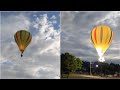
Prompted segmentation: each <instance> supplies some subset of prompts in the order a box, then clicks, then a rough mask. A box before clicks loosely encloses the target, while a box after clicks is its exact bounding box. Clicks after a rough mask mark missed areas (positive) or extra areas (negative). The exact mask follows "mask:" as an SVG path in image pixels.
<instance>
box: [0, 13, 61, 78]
mask: <svg viewBox="0 0 120 90" xmlns="http://www.w3.org/2000/svg"><path fill="white" fill-rule="evenodd" d="M5 13H6V12H5ZM25 13H26V12H24V14H22V13H21V14H14V13H13V14H10V15H9V13H8V16H3V15H2V24H1V26H2V41H1V42H2V46H1V47H2V48H1V50H2V56H1V57H0V59H1V60H0V64H1V65H2V67H1V68H2V69H1V78H56V77H57V75H59V74H60V60H59V59H60V55H59V54H60V50H59V48H60V32H57V31H56V30H55V29H54V27H53V25H52V24H49V21H48V18H49V17H48V16H47V14H43V15H39V16H40V17H37V15H36V16H35V15H34V16H35V17H36V19H35V21H30V17H27V16H26V14H25ZM31 13H32V12H31ZM35 17H34V18H35ZM31 27H34V28H35V30H34V29H31ZM21 29H25V30H29V31H30V32H31V33H34V32H36V31H37V32H36V33H35V34H34V35H33V37H32V41H31V43H30V45H29V46H28V47H27V48H26V50H25V52H24V54H23V57H22V58H21V57H20V51H19V49H18V46H17V44H16V43H15V41H14V34H15V32H16V31H18V30H21ZM50 37H51V38H50ZM52 37H54V38H52ZM46 38H49V39H46ZM4 60H5V61H4ZM3 61H4V63H3ZM8 61H10V63H13V64H10V65H9V67H8V66H7V65H8V64H6V63H7V62H8ZM46 64H49V66H47V65H46ZM41 68H42V69H41ZM46 69H48V70H49V71H46ZM36 70H37V71H36ZM33 72H34V74H33ZM39 72H40V73H39ZM35 73H36V74H35ZM44 76H45V77H44Z"/></svg>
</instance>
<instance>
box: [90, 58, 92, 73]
mask: <svg viewBox="0 0 120 90" xmlns="http://www.w3.org/2000/svg"><path fill="white" fill-rule="evenodd" d="M90 75H92V72H91V60H90Z"/></svg>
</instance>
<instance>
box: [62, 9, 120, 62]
mask: <svg viewBox="0 0 120 90" xmlns="http://www.w3.org/2000/svg"><path fill="white" fill-rule="evenodd" d="M61 23H62V24H61V53H65V52H69V53H71V54H73V55H75V56H77V57H80V58H81V59H82V60H85V61H90V60H91V61H98V54H97V52H96V49H95V48H94V46H93V44H92V42H91V40H90V33H91V31H92V29H93V28H94V27H95V26H97V25H108V26H110V27H111V29H112V31H113V32H114V38H113V41H112V44H111V45H110V47H109V48H108V50H107V51H106V52H105V54H104V57H105V60H106V61H105V62H113V63H119V64H120V12H118V11H114V12H113V11H111V12H110V11H109V12H104V11H98V12H97V11H81V12H79V11H71V12H70V11H68V12H62V13H61Z"/></svg>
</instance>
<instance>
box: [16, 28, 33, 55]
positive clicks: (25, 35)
mask: <svg viewBox="0 0 120 90" xmlns="http://www.w3.org/2000/svg"><path fill="white" fill-rule="evenodd" d="M14 39H15V42H16V43H17V45H18V47H19V50H20V51H21V57H22V56H23V52H24V51H25V49H26V47H27V46H28V45H29V44H30V42H31V40H32V35H31V34H30V32H28V31H26V30H20V31H17V32H16V33H15V35H14Z"/></svg>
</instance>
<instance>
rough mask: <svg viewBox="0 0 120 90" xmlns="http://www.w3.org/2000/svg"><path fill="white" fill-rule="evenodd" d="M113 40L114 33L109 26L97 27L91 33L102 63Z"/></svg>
mask: <svg viewBox="0 0 120 90" xmlns="http://www.w3.org/2000/svg"><path fill="white" fill-rule="evenodd" d="M112 39H113V31H112V30H111V28H110V27H109V26H97V27H95V28H94V29H93V30H92V32H91V41H92V43H93V45H94V47H95V48H96V50H97V53H98V55H99V57H100V58H99V60H100V61H105V60H104V58H103V54H104V53H105V51H106V50H107V49H108V47H109V46H110V44H111V42H112Z"/></svg>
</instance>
